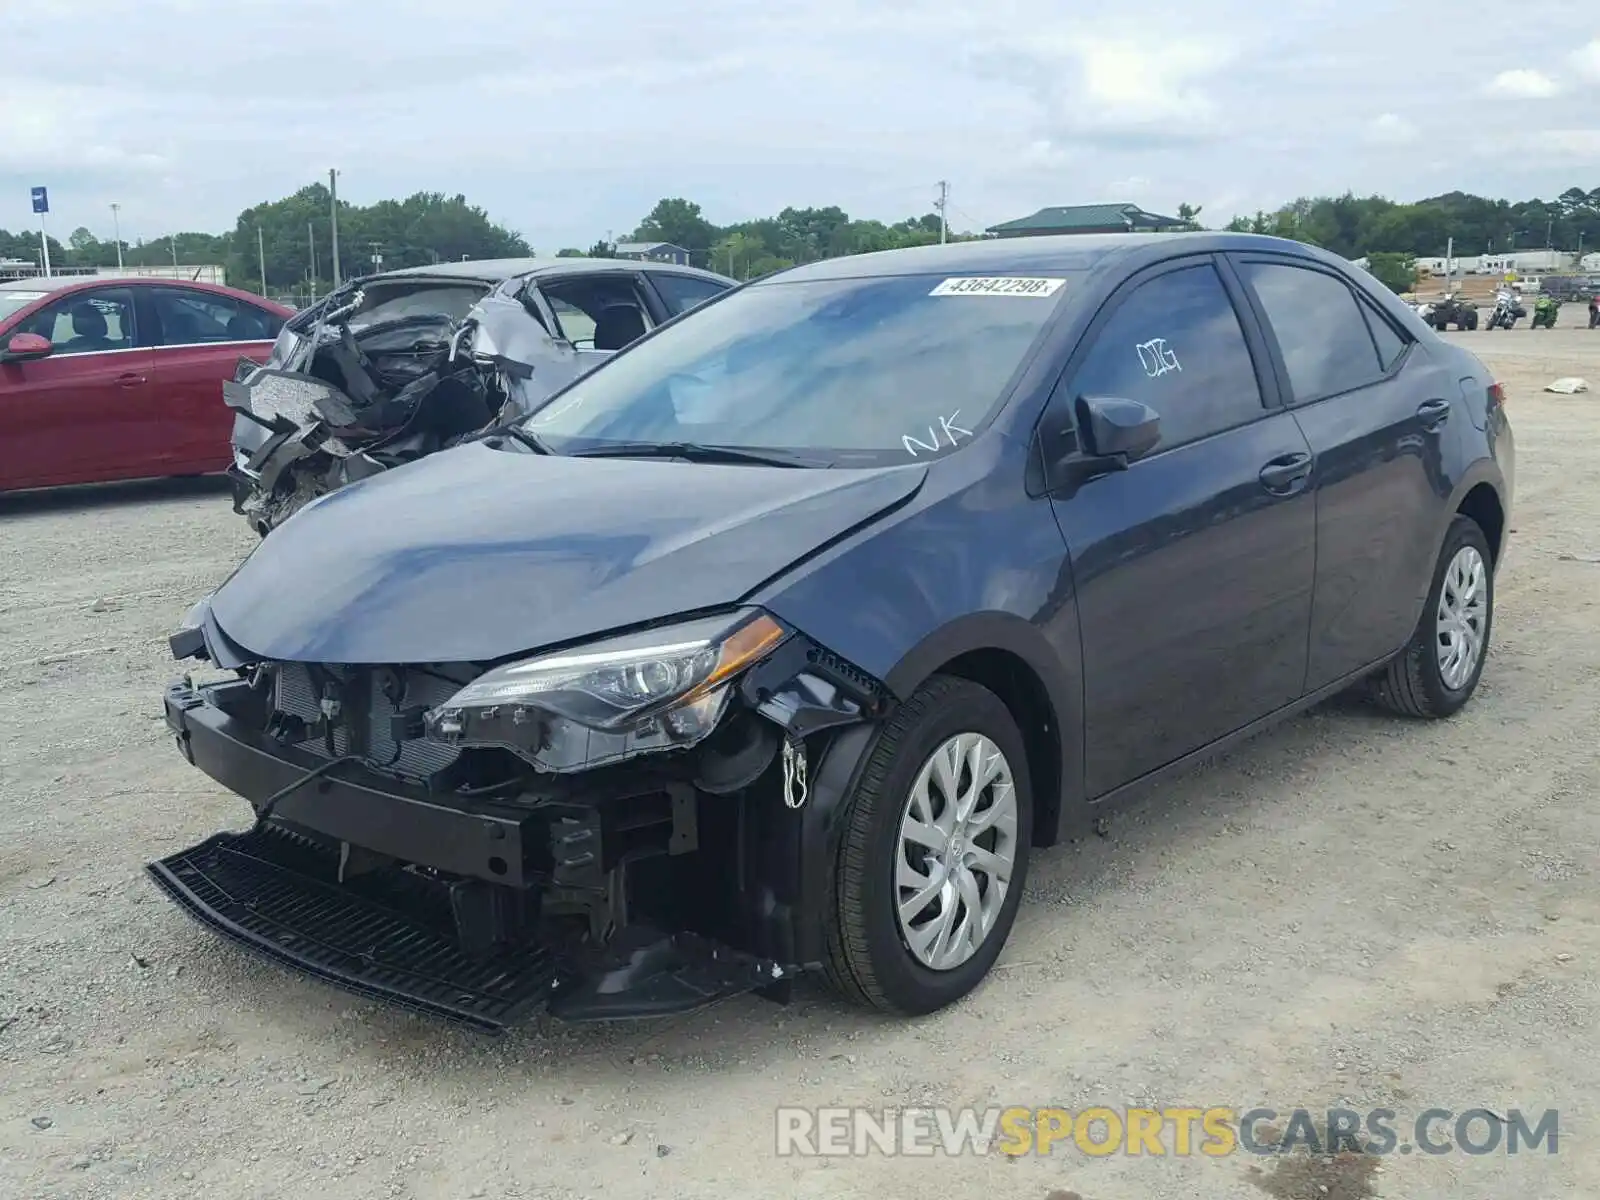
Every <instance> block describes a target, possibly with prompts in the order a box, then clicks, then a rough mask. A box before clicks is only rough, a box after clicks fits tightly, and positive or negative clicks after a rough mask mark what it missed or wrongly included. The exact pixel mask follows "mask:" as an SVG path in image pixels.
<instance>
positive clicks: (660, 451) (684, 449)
mask: <svg viewBox="0 0 1600 1200" xmlns="http://www.w3.org/2000/svg"><path fill="white" fill-rule="evenodd" d="M571 458H682V459H688V461H690V462H742V464H747V466H755V467H826V466H827V462H824V461H822V459H814V458H806V456H805V454H794V453H790V451H787V450H746V448H744V446H717V445H710V443H707V442H608V443H603V445H598V446H590V448H587V450H576V451H573V454H571Z"/></svg>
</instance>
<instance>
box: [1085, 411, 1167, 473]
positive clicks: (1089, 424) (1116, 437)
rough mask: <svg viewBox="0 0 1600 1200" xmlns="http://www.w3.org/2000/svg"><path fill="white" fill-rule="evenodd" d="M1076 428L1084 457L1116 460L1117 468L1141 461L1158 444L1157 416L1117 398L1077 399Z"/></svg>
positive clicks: (1158, 423)
mask: <svg viewBox="0 0 1600 1200" xmlns="http://www.w3.org/2000/svg"><path fill="white" fill-rule="evenodd" d="M1078 427H1079V428H1080V429H1082V430H1083V440H1084V447H1083V448H1084V450H1085V451H1086V452H1087V453H1089V454H1092V455H1094V456H1095V457H1096V458H1101V459H1116V460H1119V462H1118V465H1119V466H1127V464H1129V463H1131V462H1136V461H1138V460H1139V459H1141V458H1143V457H1144V456H1145V455H1146V454H1149V453H1150V451H1151V450H1153V449H1155V447H1156V443H1157V442H1159V441H1160V440H1161V414H1160V413H1158V412H1156V410H1155V409H1153V408H1151V407H1150V406H1149V405H1148V404H1145V403H1142V402H1141V401H1138V400H1124V399H1122V398H1121V397H1120V396H1079V397H1078Z"/></svg>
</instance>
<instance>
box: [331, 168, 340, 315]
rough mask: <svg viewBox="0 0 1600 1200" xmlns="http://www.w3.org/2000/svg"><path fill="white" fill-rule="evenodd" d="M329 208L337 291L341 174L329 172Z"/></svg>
mask: <svg viewBox="0 0 1600 1200" xmlns="http://www.w3.org/2000/svg"><path fill="white" fill-rule="evenodd" d="M328 207H329V209H330V214H329V215H330V217H331V219H332V225H333V286H334V289H335V290H337V289H338V287H339V283H340V281H341V278H342V277H341V275H340V273H339V172H338V171H337V170H336V169H333V168H329V170H328Z"/></svg>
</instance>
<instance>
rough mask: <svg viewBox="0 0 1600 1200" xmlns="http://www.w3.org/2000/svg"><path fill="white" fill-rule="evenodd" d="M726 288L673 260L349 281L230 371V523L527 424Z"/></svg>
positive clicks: (255, 519) (476, 268) (528, 263)
mask: <svg viewBox="0 0 1600 1200" xmlns="http://www.w3.org/2000/svg"><path fill="white" fill-rule="evenodd" d="M733 286H735V283H734V280H732V279H729V278H727V277H726V276H722V275H717V274H714V273H712V272H710V271H701V270H697V269H695V268H693V267H687V266H681V265H678V264H675V263H657V262H640V261H632V260H626V259H607V258H602V259H590V258H555V259H531V258H519V259H497V260H492V261H484V262H459V263H456V262H452V263H438V264H435V265H433V266H429V267H420V268H415V269H409V270H402V271H391V272H389V273H387V274H383V275H375V276H370V277H367V278H363V279H355V280H352V281H351V282H349V283H348V284H346V285H345V286H343V287H341V288H339V289H338V290H336V291H334V292H333V293H331V294H330V295H329V296H327V297H326V298H325V299H324V300H323V301H321V302H320V303H318V304H316V305H315V306H313V307H311V308H308V309H306V310H305V311H303V312H301V313H300V314H298V315H297V316H296V317H294V318H293V319H292V320H291V321H289V323H288V324H287V325H286V326H284V329H283V332H282V334H281V335H280V336H279V338H278V340H277V342H276V343H275V344H274V346H273V348H272V354H271V357H270V358H269V359H268V360H267V362H266V363H265V364H264V365H263V364H260V363H257V362H254V361H252V360H250V359H241V360H240V362H239V366H238V370H237V372H236V373H235V376H234V378H233V379H232V380H230V381H228V382H227V383H225V384H224V385H223V398H224V400H225V401H226V403H227V405H228V406H229V407H230V408H232V409H233V410H234V414H235V416H234V426H233V459H234V461H233V466H232V467H230V468H229V471H228V475H229V478H230V480H231V481H232V485H233V506H234V511H236V512H238V513H240V514H241V515H243V516H244V517H245V518H246V519H247V520H248V521H249V522H250V524H251V527H252V528H254V529H255V530H256V532H257V533H259V534H260V535H261V536H262V537H265V536H266V535H267V534H268V533H269V532H270V531H271V530H272V529H274V528H276V527H277V526H278V525H281V524H282V523H283V522H284V521H286V520H287V519H288V518H289V517H291V516H293V515H294V513H295V512H297V511H298V510H299V509H300V508H302V507H304V506H305V505H306V504H307V503H309V502H310V501H311V500H314V499H315V498H316V497H318V496H320V495H323V494H325V493H327V492H330V491H333V490H335V489H337V488H340V487H342V486H344V485H345V484H347V483H350V482H353V481H354V480H357V479H361V478H364V477H366V476H368V475H374V474H377V473H378V472H380V471H384V470H387V469H389V468H391V467H396V466H400V465H401V464H403V463H407V462H413V461H415V460H416V459H419V458H423V457H426V456H427V455H429V454H432V453H434V452H436V451H438V450H443V449H445V448H447V447H449V446H453V445H456V444H458V443H459V442H461V441H463V440H465V439H467V438H470V437H474V436H477V435H478V434H480V433H482V432H483V431H484V430H486V429H489V428H493V427H495V426H496V425H499V424H501V423H503V422H506V421H510V420H513V419H516V418H517V417H521V416H526V415H527V414H528V413H529V412H531V411H532V410H533V409H534V408H535V407H537V405H538V404H539V403H540V402H541V401H543V400H544V399H546V398H547V397H549V396H550V395H551V394H552V393H554V392H555V391H556V390H557V389H558V388H561V387H563V386H565V385H566V384H568V383H570V382H571V381H572V380H573V379H575V378H577V377H578V376H580V375H582V374H584V373H585V372H587V371H589V370H590V369H592V368H593V367H594V366H596V365H597V364H599V363H600V362H602V361H604V360H605V359H606V358H607V357H609V356H610V355H611V354H613V353H615V352H616V351H618V350H620V349H622V348H623V347H624V346H626V345H628V344H629V343H630V342H633V341H635V340H637V339H638V338H640V337H643V336H644V335H645V334H646V333H648V332H649V331H650V330H651V329H653V328H654V327H655V326H657V325H659V324H661V323H663V322H665V321H669V320H671V319H672V318H673V317H676V316H678V315H679V314H681V313H683V312H686V311H687V310H688V309H690V308H693V307H694V306H695V305H697V304H701V303H703V302H705V301H707V300H710V299H712V298H714V297H716V296H718V295H721V294H722V293H723V292H725V291H727V290H728V289H729V288H731V287H733Z"/></svg>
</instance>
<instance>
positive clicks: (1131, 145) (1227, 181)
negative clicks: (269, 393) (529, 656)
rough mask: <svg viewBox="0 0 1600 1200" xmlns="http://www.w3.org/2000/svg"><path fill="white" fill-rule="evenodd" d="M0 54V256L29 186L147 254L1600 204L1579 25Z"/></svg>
mask: <svg viewBox="0 0 1600 1200" xmlns="http://www.w3.org/2000/svg"><path fill="white" fill-rule="evenodd" d="M674 10H676V11H674ZM540 13H543V14H544V15H539V14H540ZM1107 14H1109V15H1107ZM0 46H4V47H5V50H6V53H5V66H4V69H3V71H0V114H3V117H0V228H9V229H13V230H15V229H18V228H23V227H28V226H29V225H31V224H32V222H33V218H32V216H31V214H30V210H29V205H28V187H29V186H30V185H33V184H39V183H43V184H46V185H48V186H49V187H50V189H51V202H52V210H53V211H52V216H51V218H50V219H51V222H52V224H51V232H52V233H54V234H56V235H57V236H60V237H63V238H64V237H65V235H66V234H67V233H68V232H70V231H71V230H72V229H73V228H74V227H76V226H78V225H87V226H89V227H90V228H92V229H94V230H95V231H96V232H97V233H99V234H100V235H101V236H102V237H109V236H110V232H111V211H110V205H111V204H112V202H117V203H119V204H120V205H121V206H122V207H121V214H122V231H123V235H124V236H125V237H129V238H133V237H152V236H155V235H158V234H160V233H164V232H167V231H169V230H173V229H195V228H198V229H206V230H222V229H226V228H231V227H232V225H233V223H234V220H235V218H236V217H237V215H238V213H239V211H240V210H241V209H243V208H245V207H247V206H249V205H251V204H253V203H256V202H259V201H262V200H269V199H276V198H278V197H281V196H283V195H286V194H288V193H289V192H291V191H293V190H294V189H295V188H297V187H299V186H301V185H303V184H305V183H308V182H311V181H312V180H314V179H317V178H323V179H326V176H327V170H328V168H329V167H331V166H337V167H339V168H340V170H341V177H340V189H341V194H342V195H344V196H347V197H348V198H349V199H351V200H354V201H357V202H361V203H366V202H370V201H373V200H377V199H381V198H384V197H388V196H400V195H404V194H406V193H409V192H413V191H417V190H424V189H426V190H439V191H447V192H456V191H460V192H464V193H466V195H467V196H468V198H469V199H471V200H472V201H473V202H475V203H478V204H481V205H482V206H484V207H485V208H487V209H488V210H489V212H490V214H491V215H492V216H493V217H494V218H495V219H496V220H498V221H500V222H502V223H504V224H506V225H509V226H510V227H512V228H514V229H517V230H520V231H521V232H522V233H523V234H524V235H525V236H527V237H528V238H529V240H530V241H531V242H532V243H533V245H534V246H535V247H536V248H538V249H539V250H541V251H545V252H549V251H553V250H555V249H556V248H558V247H560V246H564V245H588V244H589V243H590V242H592V241H593V240H594V239H595V238H596V237H599V236H603V235H605V234H606V233H607V231H608V230H611V231H615V232H616V233H617V234H619V235H620V234H621V233H623V232H624V231H626V230H627V229H629V228H631V227H632V226H633V224H634V223H635V222H636V221H637V220H638V218H639V217H640V216H642V215H643V214H644V213H645V212H646V211H647V210H648V209H649V208H650V206H651V205H652V204H653V203H654V201H655V200H656V199H658V198H659V197H661V196H664V195H683V196H687V197H689V198H691V199H694V200H698V201H699V202H700V203H701V205H702V206H703V207H704V209H705V211H706V214H707V216H709V217H710V218H711V219H712V220H714V221H718V222H729V221H734V220H739V219H743V218H747V217H753V216H760V215H766V214H770V213H772V212H774V211H776V210H777V209H779V208H781V207H782V206H784V205H786V204H797V205H807V204H815V205H824V204H839V205H841V206H843V207H844V208H846V209H847V210H848V211H849V212H851V213H852V214H853V215H857V216H877V217H881V218H886V219H891V220H892V219H897V218H899V217H901V216H905V215H908V214H911V213H915V212H925V211H928V209H929V208H930V202H931V201H932V199H933V197H934V195H935V186H936V183H937V181H938V180H940V179H947V180H949V181H950V185H951V196H950V203H951V217H952V222H953V224H955V225H956V226H957V227H959V228H981V227H982V226H984V225H987V224H992V223H994V222H996V221H1001V220H1006V219H1008V218H1011V217H1016V216H1021V215H1024V214H1026V213H1029V212H1031V211H1033V210H1034V209H1035V208H1038V207H1040V206H1042V205H1045V204H1073V203H1090V202H1095V201H1105V200H1119V201H1120V200H1129V201H1133V202H1136V203H1140V204H1143V205H1144V206H1146V207H1149V208H1154V209H1156V210H1163V209H1166V210H1170V209H1173V208H1175V207H1176V206H1177V204H1178V203H1179V201H1183V200H1187V201H1189V202H1190V203H1194V204H1200V205H1203V206H1204V209H1205V213H1204V217H1205V218H1206V219H1212V220H1214V221H1215V222H1216V223H1219V224H1220V223H1221V222H1222V221H1224V220H1226V218H1227V217H1229V216H1231V215H1233V214H1234V213H1237V212H1244V211H1253V210H1254V209H1256V208H1270V207H1274V206H1276V205H1278V204H1280V203H1283V202H1285V201H1287V200H1290V199H1293V198H1294V197H1295V196H1297V195H1301V194H1308V193H1326V192H1342V191H1344V190H1345V189H1347V188H1350V189H1354V190H1355V191H1357V192H1359V193H1366V192H1374V191H1376V192H1381V193H1383V194H1386V195H1391V196H1394V197H1396V198H1398V199H1416V198H1419V197H1421V196H1425V195H1429V194H1435V193H1438V192H1441V191H1448V190H1451V189H1455V188H1460V189H1463V190H1467V191H1474V192H1479V193H1484V194H1489V195H1498V196H1507V197H1510V198H1514V199H1522V198H1526V197H1529V196H1546V197H1548V196H1553V195H1555V194H1557V193H1559V192H1561V191H1563V190H1564V189H1566V188H1568V187H1571V186H1575V185H1577V186H1582V187H1585V188H1591V187H1596V186H1600V11H1597V10H1596V9H1595V8H1594V7H1593V6H1592V5H1591V4H1588V3H1583V4H1580V3H1579V0H1523V2H1518V3H1512V4H1493V3H1483V2H1481V0H1457V2H1456V4H1455V5H1454V6H1446V7H1445V8H1441V7H1440V6H1439V5H1436V4H1422V3H1417V2H1414V0H1412V2H1403V3H1401V4H1398V5H1384V4H1381V3H1378V2H1377V0H1292V2H1291V3H1289V4H1283V5H1272V4H1266V3H1263V2H1262V0H1184V2H1182V3H1179V2H1177V0H1146V3H1143V4H1140V5H1137V6H1135V7H1134V8H1130V7H1129V6H1126V5H1102V4H1096V5H1092V6H1091V5H1086V4H1083V3H1082V2H1081V0H1076V2H1074V0H1067V2H1065V3H1063V2H1062V0H788V3H787V4H785V5H771V4H764V3H758V2H756V0H696V3H694V4H692V5H691V4H682V5H671V6H669V5H653V4H646V3H644V2H642V0H588V2H587V3H584V4H574V5H570V6H562V7H561V8H559V9H557V10H555V11H554V12H552V11H551V6H548V5H535V4H529V3H527V2H526V0H520V2H519V0H460V2H458V3H445V4H440V3H437V0H429V2H427V3H423V2H420V0H230V2H229V3H226V4H223V3H220V2H217V0H94V2H93V3H89V2H87V0H37V2H36V3H28V4H25V3H22V2H21V0H9V2H4V3H0Z"/></svg>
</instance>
